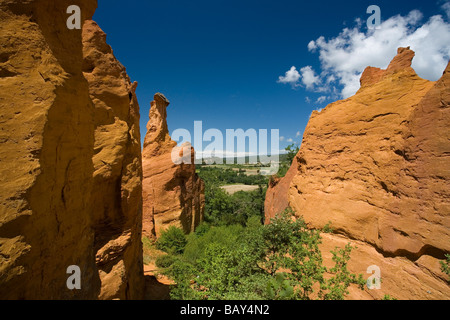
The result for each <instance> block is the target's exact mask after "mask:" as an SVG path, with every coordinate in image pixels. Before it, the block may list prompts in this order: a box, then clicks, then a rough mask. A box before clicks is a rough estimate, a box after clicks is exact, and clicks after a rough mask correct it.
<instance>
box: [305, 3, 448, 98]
mask: <svg viewBox="0 0 450 320" xmlns="http://www.w3.org/2000/svg"><path fill="white" fill-rule="evenodd" d="M442 9H443V10H445V12H446V13H447V14H448V15H449V18H450V2H449V1H447V2H446V3H445V4H444V5H442ZM422 19H423V15H422V13H421V12H420V11H418V10H413V11H411V12H410V13H409V14H408V15H406V16H401V15H397V16H393V17H391V18H389V19H387V20H385V21H383V22H382V23H381V25H380V28H379V29H375V30H366V29H367V28H366V26H365V24H363V23H360V22H358V20H355V21H356V25H355V26H354V27H353V28H344V29H343V30H342V31H341V33H340V34H339V35H338V36H336V37H335V38H331V39H325V38H324V37H323V36H322V37H319V38H318V39H316V40H314V41H311V42H309V43H308V50H309V51H311V52H318V53H319V59H320V62H321V69H322V70H321V72H320V76H317V75H316V74H315V73H314V70H312V68H311V67H310V66H306V67H303V68H300V74H301V77H302V78H301V80H302V82H303V84H304V85H305V86H306V89H307V90H311V91H315V92H331V94H334V93H338V95H339V96H341V97H344V98H347V97H349V96H351V95H353V94H354V93H355V92H356V91H357V90H358V89H359V87H360V84H359V79H360V77H361V74H362V72H363V71H364V69H365V68H366V67H367V66H373V67H378V68H383V69H385V68H386V67H387V66H388V64H389V62H390V61H391V60H392V58H393V57H394V56H395V55H396V53H397V48H399V47H408V46H410V47H411V49H412V50H414V51H415V52H416V56H415V58H414V60H413V64H412V67H413V68H414V69H415V70H416V72H417V74H418V75H419V76H421V77H422V78H425V79H428V80H437V79H439V78H440V77H441V76H442V72H443V70H444V69H445V67H446V65H447V63H448V60H449V58H450V23H448V22H447V21H446V20H444V18H443V17H442V16H441V15H435V16H432V17H430V18H429V19H428V21H425V22H423V23H420V22H421V20H422ZM305 68H306V69H305ZM305 72H306V74H307V77H306V80H305Z"/></svg>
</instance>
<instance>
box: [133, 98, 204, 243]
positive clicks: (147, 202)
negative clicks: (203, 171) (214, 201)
mask: <svg viewBox="0 0 450 320" xmlns="http://www.w3.org/2000/svg"><path fill="white" fill-rule="evenodd" d="M168 105H169V101H168V100H167V98H166V97H165V96H164V95H163V94H161V93H157V94H155V97H154V101H152V103H151V108H150V114H149V118H150V119H149V121H148V124H147V135H146V136H145V141H144V149H143V152H142V157H143V160H142V165H143V176H144V178H143V182H142V184H143V191H142V192H143V216H144V218H143V233H144V235H146V236H148V237H153V236H155V235H156V236H157V237H158V236H159V235H160V234H161V231H162V230H165V229H166V228H168V227H169V226H172V225H174V226H177V227H179V228H182V229H183V230H184V231H185V232H186V233H189V232H191V231H193V230H194V229H195V227H196V226H197V225H198V224H199V223H200V221H201V220H202V219H203V213H204V205H205V198H204V182H203V180H201V179H200V178H199V177H198V175H197V174H196V173H195V164H194V149H193V148H192V147H191V145H190V144H189V143H186V144H184V145H183V146H181V147H177V143H176V142H175V141H173V140H172V139H171V138H170V135H169V130H168V128H167V122H166V117H167V113H166V108H167V107H168ZM174 148H175V150H176V152H175V153H178V154H177V156H179V157H181V158H183V159H185V160H189V159H190V160H191V161H190V164H189V163H186V162H187V161H183V162H182V163H180V164H176V163H174V161H173V160H172V151H173V150H174ZM186 157H188V158H187V159H186ZM175 158H177V157H175ZM175 162H176V161H175Z"/></svg>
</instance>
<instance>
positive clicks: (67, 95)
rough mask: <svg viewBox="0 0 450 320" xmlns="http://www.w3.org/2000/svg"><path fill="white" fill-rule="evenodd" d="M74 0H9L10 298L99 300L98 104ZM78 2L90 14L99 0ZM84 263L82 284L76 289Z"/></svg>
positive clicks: (5, 77)
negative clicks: (71, 15) (71, 16)
mask: <svg viewBox="0 0 450 320" xmlns="http://www.w3.org/2000/svg"><path fill="white" fill-rule="evenodd" d="M71 4H73V2H72V1H69V0H61V1H44V0H41V1H39V0H36V1H7V0H1V1H0V43H1V45H0V86H1V88H2V89H1V90H0V104H1V105H0V108H1V112H0V141H1V148H0V171H1V173H0V206H1V209H0V297H1V298H4V299H72V298H85V299H93V298H96V297H97V296H98V294H99V292H100V280H99V276H98V272H97V268H96V265H95V251H94V246H93V243H94V233H93V231H92V229H91V226H92V217H91V214H92V202H91V191H92V187H93V179H92V175H93V172H94V167H93V164H92V157H93V152H94V139H93V138H94V122H93V104H92V101H91V99H90V97H89V87H88V83H87V81H86V79H85V78H84V77H83V74H82V63H83V53H82V45H81V30H69V29H67V27H66V19H67V17H68V15H67V14H66V10H67V7H68V6H69V5H71ZM78 4H79V5H80V6H81V7H82V8H83V10H82V11H81V14H82V21H84V20H86V19H90V18H91V17H92V15H93V13H94V10H95V8H96V5H97V3H96V1H88V0H81V1H78ZM70 265H78V266H79V267H80V269H81V273H82V290H68V288H67V286H66V280H67V278H68V275H67V274H66V270H67V267H68V266H70Z"/></svg>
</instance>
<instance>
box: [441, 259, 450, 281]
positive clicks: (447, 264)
mask: <svg viewBox="0 0 450 320" xmlns="http://www.w3.org/2000/svg"><path fill="white" fill-rule="evenodd" d="M445 258H446V260H444V261H439V262H440V263H441V271H442V272H444V273H445V274H446V275H448V276H450V254H446V255H445Z"/></svg>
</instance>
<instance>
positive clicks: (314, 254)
mask: <svg viewBox="0 0 450 320" xmlns="http://www.w3.org/2000/svg"><path fill="white" fill-rule="evenodd" d="M292 214H293V211H292V210H287V211H286V212H285V213H283V214H281V215H279V216H277V217H276V218H275V219H273V220H272V222H271V224H269V225H267V226H264V225H262V224H261V221H260V219H259V218H258V217H257V216H252V217H250V218H249V219H248V220H247V223H246V224H247V226H246V227H243V226H241V225H228V226H227V225H223V226H210V227H209V228H208V229H207V230H202V232H201V233H198V234H197V233H194V234H192V235H190V236H189V237H188V239H189V241H188V244H187V245H186V247H185V251H184V254H183V255H181V256H179V259H178V260H177V261H175V262H174V263H173V264H172V265H171V266H170V267H169V268H168V269H167V270H166V271H165V273H166V274H167V275H168V276H169V277H171V278H172V279H174V280H175V282H176V283H177V286H176V288H175V289H174V290H173V291H172V293H171V294H172V298H174V299H221V300H227V299H305V300H306V299H313V298H321V299H343V298H344V297H345V295H347V294H348V290H347V289H348V287H349V285H350V284H352V283H355V284H358V285H359V286H360V287H361V288H363V286H364V284H365V282H364V280H363V278H362V275H359V276H358V277H357V276H356V275H354V274H352V273H350V272H349V271H348V270H347V263H348V261H349V259H350V253H351V250H352V247H351V246H350V245H347V246H346V247H345V248H343V249H341V248H336V250H335V251H332V254H333V261H334V263H335V265H334V267H333V268H329V269H328V268H326V267H325V266H323V260H322V255H321V252H320V250H319V244H320V243H321V237H320V232H319V230H311V229H308V228H307V225H306V223H305V222H304V221H303V219H301V218H297V219H294V218H293V217H292ZM281 271H283V272H281Z"/></svg>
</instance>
